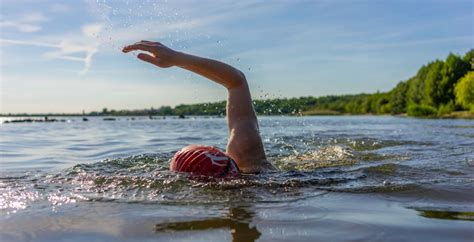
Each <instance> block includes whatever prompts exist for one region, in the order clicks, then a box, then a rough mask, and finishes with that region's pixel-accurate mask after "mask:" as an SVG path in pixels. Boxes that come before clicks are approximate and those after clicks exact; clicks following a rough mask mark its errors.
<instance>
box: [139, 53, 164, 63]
mask: <svg viewBox="0 0 474 242" xmlns="http://www.w3.org/2000/svg"><path fill="white" fill-rule="evenodd" d="M137 57H138V59H140V60H142V61H146V62H148V63H151V64H153V65H156V66H157V65H158V63H159V60H158V59H157V58H156V57H154V56H151V55H149V54H145V53H140V54H138V55H137Z"/></svg>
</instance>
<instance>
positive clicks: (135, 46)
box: [122, 43, 153, 53]
mask: <svg viewBox="0 0 474 242" xmlns="http://www.w3.org/2000/svg"><path fill="white" fill-rule="evenodd" d="M134 50H143V51H148V52H153V47H152V46H149V45H145V44H139V43H137V44H133V45H128V46H125V47H123V49H122V51H123V52H125V53H127V52H130V51H134Z"/></svg>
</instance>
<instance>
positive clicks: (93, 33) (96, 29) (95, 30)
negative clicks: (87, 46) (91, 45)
mask: <svg viewBox="0 0 474 242" xmlns="http://www.w3.org/2000/svg"><path fill="white" fill-rule="evenodd" d="M101 30H102V24H88V25H84V26H82V33H83V34H84V35H85V36H86V37H97V35H98V34H99V33H100V31H101Z"/></svg>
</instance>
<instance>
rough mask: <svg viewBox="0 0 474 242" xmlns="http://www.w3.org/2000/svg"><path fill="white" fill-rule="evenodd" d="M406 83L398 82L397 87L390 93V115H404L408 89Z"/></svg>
mask: <svg viewBox="0 0 474 242" xmlns="http://www.w3.org/2000/svg"><path fill="white" fill-rule="evenodd" d="M408 83H409V81H408V82H400V83H398V85H397V86H396V87H395V88H394V89H393V90H392V91H391V92H390V101H389V102H390V105H391V110H390V113H392V114H398V113H405V112H406V111H407V110H406V106H407V92H408V88H409V84H408Z"/></svg>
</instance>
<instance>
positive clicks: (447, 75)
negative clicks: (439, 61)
mask: <svg viewBox="0 0 474 242" xmlns="http://www.w3.org/2000/svg"><path fill="white" fill-rule="evenodd" d="M469 67H470V64H469V62H467V61H464V60H463V59H461V57H459V56H457V55H453V54H450V55H449V56H448V58H447V59H446V61H445V63H444V65H443V68H442V70H441V76H442V80H441V82H440V83H439V85H440V87H439V90H440V93H439V103H438V104H447V103H449V102H451V101H454V86H455V85H456V83H457V82H458V80H459V79H461V77H463V76H464V75H465V74H466V72H468V71H469Z"/></svg>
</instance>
